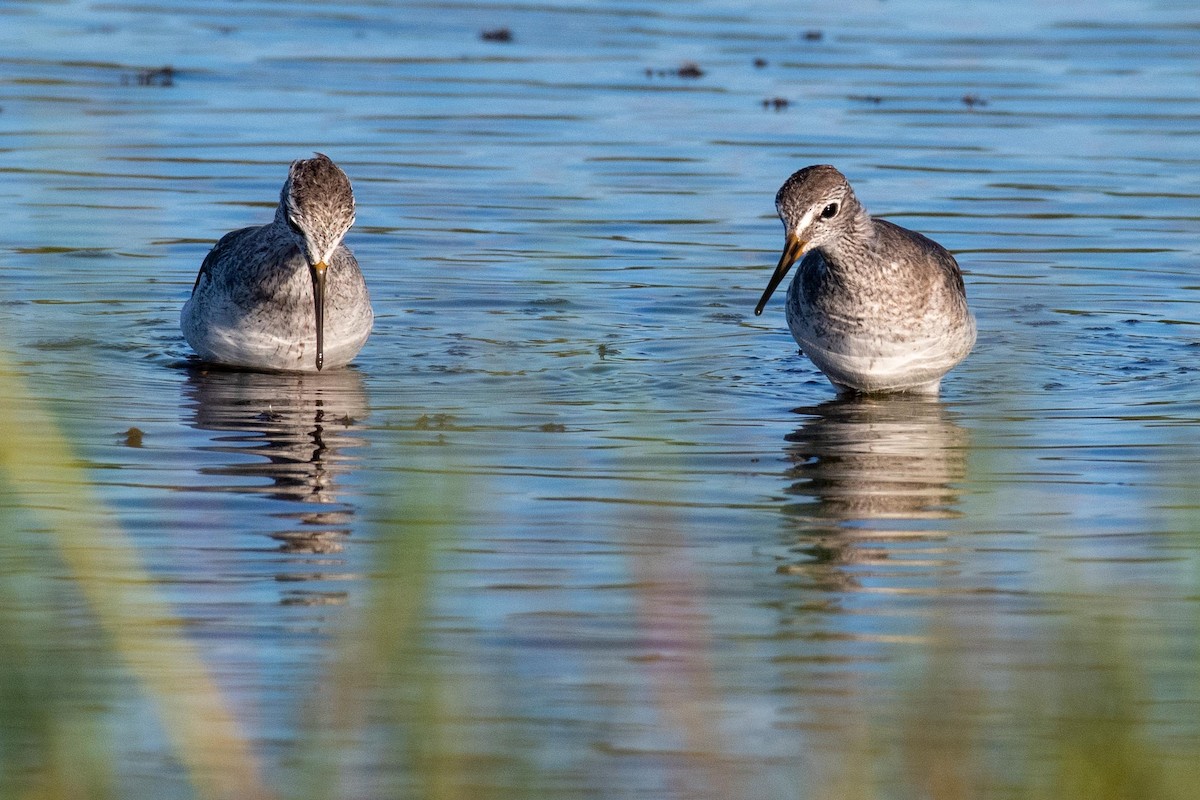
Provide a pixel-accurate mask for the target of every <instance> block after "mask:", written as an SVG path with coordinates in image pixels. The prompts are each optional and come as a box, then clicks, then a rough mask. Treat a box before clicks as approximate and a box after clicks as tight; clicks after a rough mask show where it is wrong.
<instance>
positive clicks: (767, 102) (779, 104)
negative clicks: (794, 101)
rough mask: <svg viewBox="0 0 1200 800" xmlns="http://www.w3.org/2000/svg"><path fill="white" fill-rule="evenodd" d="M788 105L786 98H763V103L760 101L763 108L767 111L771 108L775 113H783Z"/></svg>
mask: <svg viewBox="0 0 1200 800" xmlns="http://www.w3.org/2000/svg"><path fill="white" fill-rule="evenodd" d="M788 105H789V102H788V99H787V98H786V97H765V98H763V101H762V107H763V108H767V109H771V108H773V109H775V110H776V111H783V110H784V109H785V108H787V107H788Z"/></svg>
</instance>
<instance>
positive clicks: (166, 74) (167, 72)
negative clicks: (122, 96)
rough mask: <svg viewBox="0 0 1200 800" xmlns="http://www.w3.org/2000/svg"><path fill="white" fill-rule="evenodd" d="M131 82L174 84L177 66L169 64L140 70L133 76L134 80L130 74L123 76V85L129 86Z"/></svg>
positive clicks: (161, 84) (149, 84) (154, 84)
mask: <svg viewBox="0 0 1200 800" xmlns="http://www.w3.org/2000/svg"><path fill="white" fill-rule="evenodd" d="M131 83H134V84H136V85H138V86H174V85H175V68H174V67H172V66H170V65H169V64H168V65H167V66H165V67H159V68H158V69H142V70H138V72H137V74H136V75H134V76H133V80H132V81H131V80H130V79H129V76H128V75H122V76H121V85H122V86H129V85H130V84H131Z"/></svg>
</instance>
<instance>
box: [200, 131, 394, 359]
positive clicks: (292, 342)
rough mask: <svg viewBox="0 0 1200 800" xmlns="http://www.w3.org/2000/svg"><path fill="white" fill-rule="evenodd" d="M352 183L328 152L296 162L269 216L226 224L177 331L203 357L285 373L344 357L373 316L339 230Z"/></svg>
mask: <svg viewBox="0 0 1200 800" xmlns="http://www.w3.org/2000/svg"><path fill="white" fill-rule="evenodd" d="M353 224H354V192H353V190H352V189H351V188H350V179H349V178H347V177H346V173H344V172H342V170H341V169H340V168H339V167H338V166H337V165H336V164H334V163H333V161H332V160H331V159H330V158H329V157H328V156H326V155H323V154H321V153H317V154H316V157H315V158H309V159H301V160H297V161H293V162H292V166H291V168H290V169H289V170H288V177H287V181H286V182H284V184H283V190H282V191H281V192H280V193H279V206H278V207H277V208H276V209H275V219H274V220H273V221H271V222H270V223H268V224H266V225H263V226H260V227H252V228H242V229H241V230H236V231H233V232H232V233H227V234H225V236H223V237H221V240H220V241H219V242H217V244H216V246H215V247H213V249H212V250H211V251H209V253H208V255H207V256H206V257H205V259H204V263H203V264H201V265H200V273H199V274H198V275H197V276H196V283H195V284H194V285H193V286H192V296H191V297H190V298H189V299H188V301H187V302H186V303H185V304H184V306H183V313H182V314H181V315H180V327H181V328H182V329H183V337H184V338H185V339H187V342H188V344H190V345H191V346H192V349H194V350H195V351H196V353H197V354H199V356H200V357H201V358H203V359H204V360H205V361H211V362H214V363H218V364H226V365H229V366H235V367H246V368H250V369H258V370H273V371H282V372H308V371H312V370H320V369H322V368H323V367H340V366H343V365H345V364H347V363H349V362H350V360H351V359H352V358H354V356H355V355H357V354H358V351H359V350H361V349H362V346H363V343H364V342H366V341H367V336H368V335H370V333H371V325H372V324H373V323H374V319H375V315H374V313H373V312H372V311H371V301H370V298H369V297H368V295H367V285H366V282H365V281H364V280H363V276H362V272H360V271H359V268H358V261H357V260H356V259H355V258H354V254H353V253H351V252H350V249H349V248H347V247H346V246H345V245H343V244H342V238H343V237H344V236H345V235H346V232H347V231H348V230H350V226H352V225H353Z"/></svg>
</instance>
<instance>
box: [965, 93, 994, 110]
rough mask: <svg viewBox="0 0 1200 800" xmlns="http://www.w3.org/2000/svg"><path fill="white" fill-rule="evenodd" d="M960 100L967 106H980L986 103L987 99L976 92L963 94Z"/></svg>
mask: <svg viewBox="0 0 1200 800" xmlns="http://www.w3.org/2000/svg"><path fill="white" fill-rule="evenodd" d="M962 102H963V105H964V106H966V107H967V108H975V107H976V106H979V107H980V108H982V107H983V106H986V105H987V104H988V101H987V100H985V99H984V98H982V97H980V96H979V95H977V94H964V95H963V96H962Z"/></svg>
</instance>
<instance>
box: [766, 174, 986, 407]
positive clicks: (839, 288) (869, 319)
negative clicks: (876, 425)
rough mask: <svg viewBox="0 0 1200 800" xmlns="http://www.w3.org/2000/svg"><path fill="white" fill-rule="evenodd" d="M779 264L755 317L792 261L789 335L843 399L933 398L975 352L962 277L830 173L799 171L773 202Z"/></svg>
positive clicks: (932, 247) (940, 254) (923, 240)
mask: <svg viewBox="0 0 1200 800" xmlns="http://www.w3.org/2000/svg"><path fill="white" fill-rule="evenodd" d="M775 208H776V210H777V211H778V212H779V218H780V219H781V220H782V221H783V226H784V247H783V254H782V255H781V256H780V258H779V263H778V265H777V266H776V267H775V271H774V273H772V275H771V279H770V281H769V282H768V283H767V288H766V290H765V291H764V292H763V294H762V297H761V298H760V299H759V301H758V305H757V306H756V307H755V309H754V313H755V314H756V315H757V314H761V313H762V311H763V308H764V307H765V306H766V304H767V301H768V300H770V299H771V295H772V294H773V293H774V292H775V289H776V288H777V287H778V286H779V284H780V283H781V282H782V281H783V279H784V278H785V277H787V274H788V272H789V271H790V270H791V268H792V266H793V265H794V264H796V262H797V261H799V262H800V263H799V266H798V267H797V268H796V275H795V277H794V278H793V279H792V283H791V285H790V287H789V288H788V291H787V301H786V304H785V310H786V316H787V322H788V327H789V328H790V329H791V331H792V337H793V338H794V339H795V340H796V342H797V344H799V345H800V349H801V350H802V351H803V352H804V354H805V355H807V356H808V357H809V358H810V359H811V360H812V362H813V363H814V364H816V366H817V368H818V369H820V370H821V371H822V372H823V373H825V376H826V377H827V378H829V380H830V381H831V382H832V383H833V384H834V386H836V387H837V388H838V389H839V390H841V391H848V392H860V393H868V394H873V393H886V392H918V393H926V394H934V393H936V392H937V391H938V388H939V386H940V383H941V380H942V376H943V375H945V374H946V372H948V371H949V370H950V369H951V368H952V367H954V366H955V365H956V364H958V363H959V362H960V361H962V360H963V359H964V358H966V357H967V354H968V353H969V352H970V351H971V348H972V346H974V344H975V319H974V317H972V315H971V311H970V309H969V308H968V307H967V295H966V289H965V287H964V285H963V279H962V272H961V271H960V270H959V267H958V262H956V261H955V260H954V256H952V255H950V253H949V252H948V251H947V250H946V249H945V248H943V247H942V246H941V245H939V244H938V243H937V242H935V241H933V240H932V239H929V238H927V237H925V236H922V235H921V234H919V233H917V232H915V231H910V230H908V229H907V228H902V227H900V226H899V225H895V224H893V223H891V222H888V221H887V220H882V219H874V218H872V217H871V215H870V214H868V213H867V210H866V209H865V208H863V206H862V204H861V203H860V202H859V201H858V198H857V197H856V196H855V195H854V191H853V190H852V189H851V188H850V183H849V182H848V181H847V180H846V178H845V176H844V175H842V173H840V172H838V171H837V170H836V169H834V168H833V167H831V166H826V165H816V166H811V167H805V168H804V169H802V170H800V171H798V172H796V173H795V174H793V175H792V176H791V177H790V178H788V179H787V181H785V182H784V184H783V186H782V187H781V188H780V189H779V192H778V194H776V195H775Z"/></svg>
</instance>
